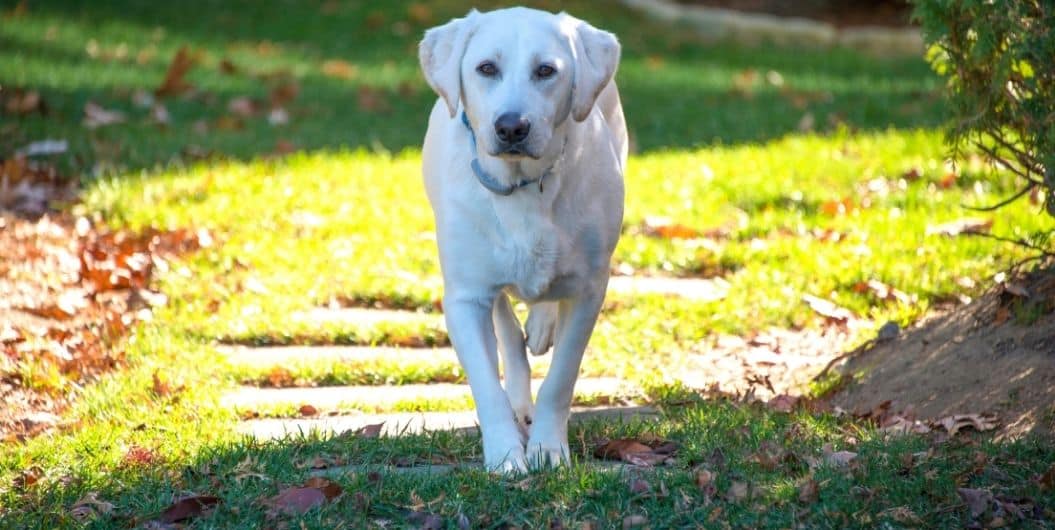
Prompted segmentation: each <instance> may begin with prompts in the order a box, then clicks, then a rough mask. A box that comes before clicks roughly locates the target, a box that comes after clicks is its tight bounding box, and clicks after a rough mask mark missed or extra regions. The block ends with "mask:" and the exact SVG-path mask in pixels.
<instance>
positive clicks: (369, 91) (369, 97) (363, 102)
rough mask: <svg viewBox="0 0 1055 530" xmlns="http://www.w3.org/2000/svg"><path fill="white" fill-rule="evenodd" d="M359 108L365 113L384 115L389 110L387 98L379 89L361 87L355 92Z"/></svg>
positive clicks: (366, 86)
mask: <svg viewBox="0 0 1055 530" xmlns="http://www.w3.org/2000/svg"><path fill="white" fill-rule="evenodd" d="M356 98H357V100H358V103H359V108H360V109H362V110H363V111H366V112H373V113H386V112H388V111H390V110H391V105H389V103H388V97H387V96H386V94H385V92H384V91H383V90H382V89H380V88H374V87H371V86H369V85H362V86H360V87H359V90H358V92H356Z"/></svg>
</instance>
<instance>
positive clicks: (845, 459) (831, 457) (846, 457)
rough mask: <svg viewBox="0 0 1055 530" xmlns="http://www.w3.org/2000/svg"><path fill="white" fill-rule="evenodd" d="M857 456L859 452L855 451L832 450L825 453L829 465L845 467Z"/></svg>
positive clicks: (825, 459)
mask: <svg viewBox="0 0 1055 530" xmlns="http://www.w3.org/2000/svg"><path fill="white" fill-rule="evenodd" d="M855 458H857V453H855V452H853V451H832V452H826V453H825V455H824V461H825V462H827V463H828V465H831V466H834V467H844V466H847V465H849V464H850V462H853V461H854V459H855Z"/></svg>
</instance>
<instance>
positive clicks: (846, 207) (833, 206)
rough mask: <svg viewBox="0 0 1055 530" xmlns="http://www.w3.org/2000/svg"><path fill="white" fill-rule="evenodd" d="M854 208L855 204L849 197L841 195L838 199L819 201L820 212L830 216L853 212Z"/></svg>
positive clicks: (855, 207)
mask: <svg viewBox="0 0 1055 530" xmlns="http://www.w3.org/2000/svg"><path fill="white" fill-rule="evenodd" d="M856 209H857V206H856V205H855V204H854V201H853V199H852V198H850V197H843V198H842V199H839V200H831V201H824V202H823V203H821V213H823V214H825V215H828V216H830V217H836V216H839V215H847V214H850V213H853V211H854V210H856Z"/></svg>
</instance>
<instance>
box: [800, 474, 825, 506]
mask: <svg viewBox="0 0 1055 530" xmlns="http://www.w3.org/2000/svg"><path fill="white" fill-rule="evenodd" d="M798 491H799V497H798V498H799V502H801V503H803V504H812V503H815V502H817V500H819V499H820V486H819V485H818V484H817V480H816V479H814V478H813V477H806V479H805V480H803V481H802V482H801V483H799V487H798Z"/></svg>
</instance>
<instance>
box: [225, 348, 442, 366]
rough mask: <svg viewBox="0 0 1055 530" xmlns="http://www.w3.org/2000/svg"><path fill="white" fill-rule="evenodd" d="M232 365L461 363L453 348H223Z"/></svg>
mask: <svg viewBox="0 0 1055 530" xmlns="http://www.w3.org/2000/svg"><path fill="white" fill-rule="evenodd" d="M218 349H219V350H220V352H221V353H223V354H224V355H225V356H226V357H227V360H228V361H230V363H231V364H235V365H244V366H253V367H264V368H266V367H270V366H287V367H288V366H291V365H295V364H304V363H332V362H349V363H352V362H360V363H368V362H378V361H391V362H406V363H414V364H425V363H428V364H433V363H444V362H446V363H457V362H458V356H457V355H455V353H454V350H453V349H451V348H398V347H390V346H263V347H249V346H219V347H218Z"/></svg>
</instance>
